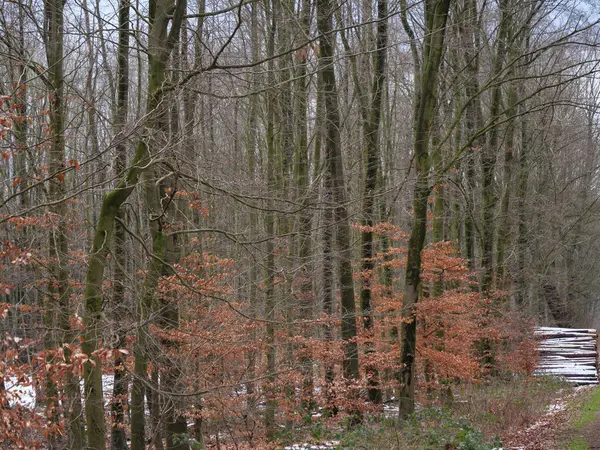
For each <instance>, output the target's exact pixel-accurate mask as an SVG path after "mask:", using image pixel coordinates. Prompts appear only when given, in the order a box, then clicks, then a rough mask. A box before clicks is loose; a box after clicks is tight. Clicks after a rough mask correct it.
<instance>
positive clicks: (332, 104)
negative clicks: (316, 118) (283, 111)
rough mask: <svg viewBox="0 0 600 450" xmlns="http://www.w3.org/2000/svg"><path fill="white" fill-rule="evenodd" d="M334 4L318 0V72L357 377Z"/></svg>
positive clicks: (347, 363) (346, 337) (348, 349)
mask: <svg viewBox="0 0 600 450" xmlns="http://www.w3.org/2000/svg"><path fill="white" fill-rule="evenodd" d="M333 7H334V6H333V4H332V3H331V2H330V1H329V0H317V29H318V31H319V33H320V35H321V37H320V40H319V51H320V54H319V71H320V72H321V74H322V77H323V96H324V101H325V122H326V124H325V126H326V132H325V135H326V139H325V144H326V145H325V148H326V161H327V165H328V170H329V174H330V177H331V189H332V199H333V202H334V221H335V224H336V239H335V242H336V249H337V251H338V270H339V276H338V277H339V282H340V293H341V305H342V308H341V312H342V340H343V341H344V364H343V369H344V377H345V378H346V379H347V380H348V381H350V380H357V379H358V345H357V342H356V305H355V300H354V280H353V275H352V248H351V246H350V225H349V221H348V211H347V209H346V185H345V177H344V165H343V159H342V152H341V140H340V114H339V108H338V95H337V85H336V81H335V67H334V63H335V55H334V41H335V34H334V33H333V26H332V14H333Z"/></svg>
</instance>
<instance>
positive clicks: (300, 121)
mask: <svg viewBox="0 0 600 450" xmlns="http://www.w3.org/2000/svg"><path fill="white" fill-rule="evenodd" d="M300 22H301V30H302V33H303V35H306V36H308V35H309V34H310V2H309V0H302V7H301V11H300ZM307 63H308V48H305V49H303V50H302V51H301V53H300V55H299V58H298V60H297V64H298V69H297V71H296V96H295V97H296V99H295V100H296V103H295V107H296V111H295V114H294V116H295V117H294V118H295V128H296V137H295V145H294V166H295V167H294V175H295V183H294V184H295V187H296V196H297V197H298V198H299V200H300V202H301V203H302V206H303V208H304V209H303V211H302V212H301V213H300V218H299V224H298V234H299V236H298V242H297V266H298V267H297V268H296V270H297V273H298V274H299V275H298V276H299V277H300V288H299V292H298V303H299V314H298V316H299V318H300V319H301V320H305V321H307V322H308V321H310V320H312V318H313V316H314V306H315V305H314V295H313V283H312V277H311V274H312V270H311V264H310V258H311V254H312V245H311V224H312V213H311V211H310V209H309V208H310V202H311V200H314V198H312V196H311V195H310V180H309V168H310V166H309V160H308V153H309V149H308V128H307V125H308V108H307V107H308V86H309V79H307V77H306V68H307V67H306V66H307ZM305 326H306V327H307V328H308V327H309V326H308V325H305ZM302 332H303V335H304V337H306V338H311V337H312V333H311V331H310V329H307V330H306V331H305V330H303V331H302ZM302 352H303V356H302V357H301V358H300V365H301V371H302V377H303V381H302V404H303V408H304V409H305V411H306V412H307V413H310V409H311V408H312V406H313V405H312V395H313V374H312V364H313V363H312V357H311V355H310V354H308V353H307V352H308V350H307V349H306V348H304V349H302ZM306 418H307V420H308V419H309V416H308V414H307V416H306Z"/></svg>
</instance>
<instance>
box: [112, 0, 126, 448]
mask: <svg viewBox="0 0 600 450" xmlns="http://www.w3.org/2000/svg"><path fill="white" fill-rule="evenodd" d="M129 3H130V0H121V4H120V8H119V46H118V54H117V106H116V108H117V109H116V117H115V124H114V127H115V132H116V133H117V135H118V134H119V133H123V132H124V125H125V123H126V122H127V111H128V107H127V106H128V97H129V6H130V5H129ZM115 147H116V149H115V150H116V158H115V176H116V178H117V179H119V177H120V176H121V174H122V173H123V171H124V170H125V166H126V164H127V149H126V147H125V143H124V141H123V140H122V139H117V144H116V146H115ZM116 217H117V218H118V220H117V222H116V223H115V242H114V256H115V269H114V270H115V273H114V289H113V298H112V307H113V320H114V322H115V333H116V336H115V342H114V345H113V348H114V349H115V350H116V356H115V362H114V364H115V368H114V383H113V403H112V406H111V415H112V429H111V438H110V440H111V448H112V450H126V449H127V448H128V446H127V439H126V436H125V406H126V405H127V391H128V386H127V385H128V380H127V373H126V371H125V356H124V354H123V353H121V352H120V351H119V350H120V349H123V348H124V347H125V337H126V336H125V334H124V332H123V330H122V329H121V327H120V326H119V321H120V320H121V319H122V318H123V317H125V316H126V314H127V307H126V305H125V282H126V278H127V275H126V266H127V251H126V248H125V246H126V245H127V242H126V235H125V226H124V224H123V222H124V221H125V214H123V211H122V210H121V209H119V211H118V212H117V215H116Z"/></svg>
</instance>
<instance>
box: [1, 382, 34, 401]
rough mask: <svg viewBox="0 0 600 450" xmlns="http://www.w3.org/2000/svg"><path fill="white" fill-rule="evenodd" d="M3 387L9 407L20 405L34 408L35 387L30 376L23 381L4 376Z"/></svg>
mask: <svg viewBox="0 0 600 450" xmlns="http://www.w3.org/2000/svg"><path fill="white" fill-rule="evenodd" d="M4 387H5V388H6V396H7V397H8V403H9V405H10V406H11V407H14V406H16V405H21V406H23V407H25V408H35V389H34V387H33V385H32V382H31V379H30V378H28V379H27V381H26V382H25V383H19V380H18V379H17V378H16V377H6V378H4Z"/></svg>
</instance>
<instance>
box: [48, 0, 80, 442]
mask: <svg viewBox="0 0 600 450" xmlns="http://www.w3.org/2000/svg"><path fill="white" fill-rule="evenodd" d="M44 8H45V36H44V38H45V41H46V42H45V43H46V59H47V61H48V80H49V81H50V84H51V86H52V92H51V96H50V97H51V99H50V126H49V130H50V131H49V133H50V141H51V147H50V157H49V166H48V170H49V173H50V174H51V175H53V177H52V179H51V180H50V183H49V188H48V197H49V198H48V200H49V201H50V202H51V203H52V205H51V206H50V208H49V209H50V213H51V214H52V215H53V220H54V221H55V222H56V226H55V227H54V228H53V229H52V230H51V231H50V235H49V255H48V256H49V258H50V260H51V261H53V263H52V266H51V280H50V285H49V287H48V293H49V297H51V301H50V304H49V305H48V306H49V307H50V311H48V312H47V314H51V315H52V316H54V314H56V313H57V314H58V325H59V329H60V333H62V335H61V336H58V341H54V344H62V343H66V344H72V343H73V340H74V334H73V332H72V330H71V325H70V319H71V318H70V316H71V314H70V312H71V305H70V297H71V290H70V288H69V272H68V268H67V264H68V251H69V246H68V237H67V222H66V221H65V220H63V218H64V217H67V205H66V203H65V202H64V201H63V198H64V197H65V193H66V188H65V169H66V167H65V123H66V121H65V103H64V102H65V93H64V73H63V9H64V3H63V1H62V0H47V1H46V2H45V5H44ZM52 322H53V320H52V319H51V318H50V320H48V321H47V324H51V323H52ZM64 349H65V350H64V355H65V361H66V362H67V363H69V361H70V357H71V351H70V350H69V349H68V347H64ZM66 378H67V379H66V383H65V398H66V400H65V408H64V410H65V417H66V420H67V440H68V446H69V448H76V449H77V448H82V447H83V436H82V429H81V420H80V416H81V396H80V392H79V382H78V380H77V377H75V376H74V375H73V374H71V373H67V375H66ZM53 383H54V382H53V381H51V380H48V383H47V388H48V390H49V393H50V398H49V399H48V400H49V401H50V406H51V408H53V409H54V410H53V411H52V412H51V414H50V415H49V417H54V418H55V419H57V418H58V403H57V400H58V399H57V398H52V397H53V396H54V395H57V394H58V391H57V389H56V387H55V386H53ZM57 438H58V436H52V437H51V438H50V447H51V448H52V447H53V446H54V445H56V444H57Z"/></svg>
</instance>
